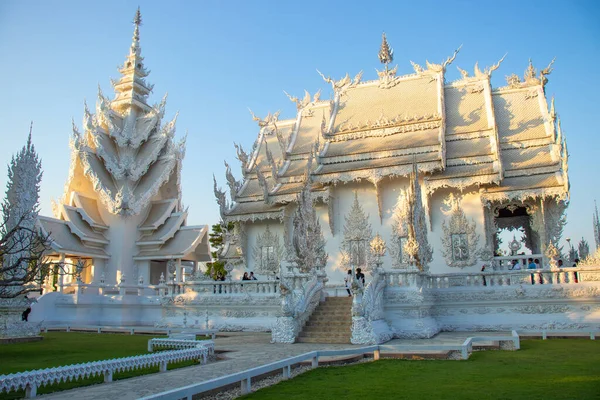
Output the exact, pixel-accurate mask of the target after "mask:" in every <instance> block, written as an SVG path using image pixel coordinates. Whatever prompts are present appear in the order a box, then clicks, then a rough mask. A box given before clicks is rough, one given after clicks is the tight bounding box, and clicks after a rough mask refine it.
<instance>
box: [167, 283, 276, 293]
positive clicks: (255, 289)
mask: <svg viewBox="0 0 600 400" xmlns="http://www.w3.org/2000/svg"><path fill="white" fill-rule="evenodd" d="M168 287H169V294H172V295H178V294H183V293H185V292H186V291H187V290H192V291H194V292H197V293H199V294H200V295H203V296H223V295H245V294H249V295H259V296H260V295H267V296H268V295H274V294H276V293H278V291H279V281H278V280H270V281H196V282H181V283H170V284H168Z"/></svg>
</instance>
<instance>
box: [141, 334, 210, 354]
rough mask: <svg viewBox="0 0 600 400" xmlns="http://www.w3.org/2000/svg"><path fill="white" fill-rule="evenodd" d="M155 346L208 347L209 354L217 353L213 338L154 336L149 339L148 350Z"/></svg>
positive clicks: (179, 347)
mask: <svg viewBox="0 0 600 400" xmlns="http://www.w3.org/2000/svg"><path fill="white" fill-rule="evenodd" d="M155 347H170V348H174V349H192V348H195V347H206V348H207V349H208V354H209V355H214V354H215V342H213V341H212V340H183V339H170V338H154V339H150V340H148V351H150V352H152V351H154V348H155Z"/></svg>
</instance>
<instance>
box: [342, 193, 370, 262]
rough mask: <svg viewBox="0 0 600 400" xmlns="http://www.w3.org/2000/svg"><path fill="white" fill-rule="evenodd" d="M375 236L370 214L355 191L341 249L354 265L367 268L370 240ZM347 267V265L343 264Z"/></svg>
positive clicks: (347, 216)
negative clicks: (364, 208)
mask: <svg viewBox="0 0 600 400" xmlns="http://www.w3.org/2000/svg"><path fill="white" fill-rule="evenodd" d="M372 238H373V231H372V229H371V224H370V223H369V216H368V215H367V214H365V212H364V210H363V208H362V206H361V205H360V203H359V201H358V193H356V192H355V193H354V203H352V208H351V209H350V212H349V213H348V215H346V223H345V224H344V238H343V239H342V246H341V247H340V250H341V252H342V254H345V255H346V256H347V257H348V258H349V259H348V261H349V262H350V263H351V265H353V266H354V267H361V268H363V269H364V268H365V267H366V266H367V264H368V260H367V258H368V254H369V242H370V241H371V239H372ZM343 267H344V268H346V267H347V266H343Z"/></svg>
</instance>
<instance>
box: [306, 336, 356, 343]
mask: <svg viewBox="0 0 600 400" xmlns="http://www.w3.org/2000/svg"><path fill="white" fill-rule="evenodd" d="M296 341H297V342H298V343H344V344H348V343H350V336H346V337H333V336H330V337H303V336H301V337H299V338H297V339H296Z"/></svg>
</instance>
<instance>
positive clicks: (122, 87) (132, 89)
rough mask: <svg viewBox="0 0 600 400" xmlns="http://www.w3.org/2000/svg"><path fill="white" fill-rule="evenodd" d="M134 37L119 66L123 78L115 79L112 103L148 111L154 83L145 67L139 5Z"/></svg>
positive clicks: (134, 19) (134, 20)
mask: <svg viewBox="0 0 600 400" xmlns="http://www.w3.org/2000/svg"><path fill="white" fill-rule="evenodd" d="M133 25H134V29H133V38H132V40H131V47H130V49H129V54H128V55H127V57H126V59H125V63H124V64H123V66H122V67H120V68H119V72H120V73H121V78H120V79H119V80H118V81H113V87H114V89H115V100H114V101H113V102H112V105H113V106H114V107H115V108H117V109H122V108H127V107H131V106H137V107H138V108H140V109H142V110H143V111H148V110H149V109H150V106H149V105H148V104H147V102H146V100H147V98H148V95H149V94H150V92H152V89H153V87H154V85H151V84H148V83H147V82H146V80H145V79H144V78H145V77H147V76H148V74H149V73H150V71H148V70H146V68H145V67H144V57H142V48H141V46H140V25H142V14H141V12H140V8H139V7H138V9H137V11H136V13H135V16H134V18H133Z"/></svg>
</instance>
